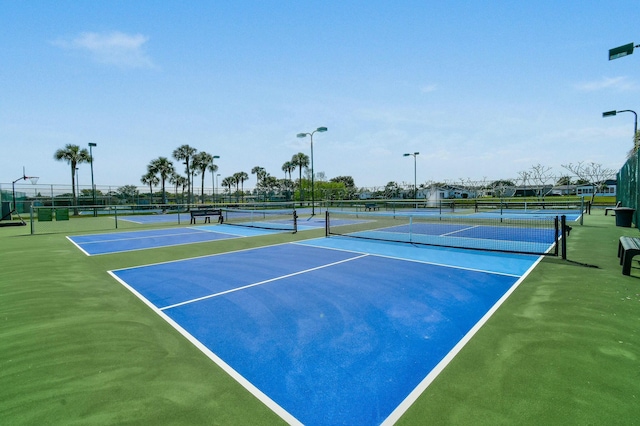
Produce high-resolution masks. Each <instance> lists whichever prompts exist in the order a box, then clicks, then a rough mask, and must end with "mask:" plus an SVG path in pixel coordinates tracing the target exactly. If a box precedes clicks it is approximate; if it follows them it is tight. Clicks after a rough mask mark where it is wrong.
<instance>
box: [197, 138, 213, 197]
mask: <svg viewBox="0 0 640 426" xmlns="http://www.w3.org/2000/svg"><path fill="white" fill-rule="evenodd" d="M212 162H213V155H211V154H209V153H207V152H204V151H202V152H199V153H197V154H196V155H194V156H193V168H194V169H196V170H198V171H199V172H200V175H201V176H202V185H201V188H200V201H201V202H204V172H206V171H207V167H209V166H211V163H212Z"/></svg>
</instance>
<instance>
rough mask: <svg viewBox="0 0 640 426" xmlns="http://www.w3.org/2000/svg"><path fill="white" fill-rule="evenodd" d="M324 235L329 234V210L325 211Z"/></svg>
mask: <svg viewBox="0 0 640 426" xmlns="http://www.w3.org/2000/svg"><path fill="white" fill-rule="evenodd" d="M324 236H325V237H328V236H329V210H326V211H325V212H324Z"/></svg>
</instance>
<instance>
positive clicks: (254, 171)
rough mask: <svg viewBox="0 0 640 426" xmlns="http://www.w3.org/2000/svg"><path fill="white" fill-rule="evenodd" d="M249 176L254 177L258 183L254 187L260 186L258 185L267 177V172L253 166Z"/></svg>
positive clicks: (262, 168)
mask: <svg viewBox="0 0 640 426" xmlns="http://www.w3.org/2000/svg"><path fill="white" fill-rule="evenodd" d="M251 174H252V175H256V180H257V181H258V183H257V184H256V185H260V183H261V182H262V181H264V179H265V178H266V177H267V171H266V170H265V168H264V167H260V166H255V167H254V168H253V169H251Z"/></svg>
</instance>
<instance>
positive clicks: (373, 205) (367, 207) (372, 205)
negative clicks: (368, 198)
mask: <svg viewBox="0 0 640 426" xmlns="http://www.w3.org/2000/svg"><path fill="white" fill-rule="evenodd" d="M364 209H365V210H367V211H371V210H373V211H375V210H380V207H378V205H377V204H376V203H364Z"/></svg>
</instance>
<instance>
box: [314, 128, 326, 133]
mask: <svg viewBox="0 0 640 426" xmlns="http://www.w3.org/2000/svg"><path fill="white" fill-rule="evenodd" d="M327 130H328V129H327V128H326V127H318V128H317V129H316V132H320V133H321V132H326V131H327Z"/></svg>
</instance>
